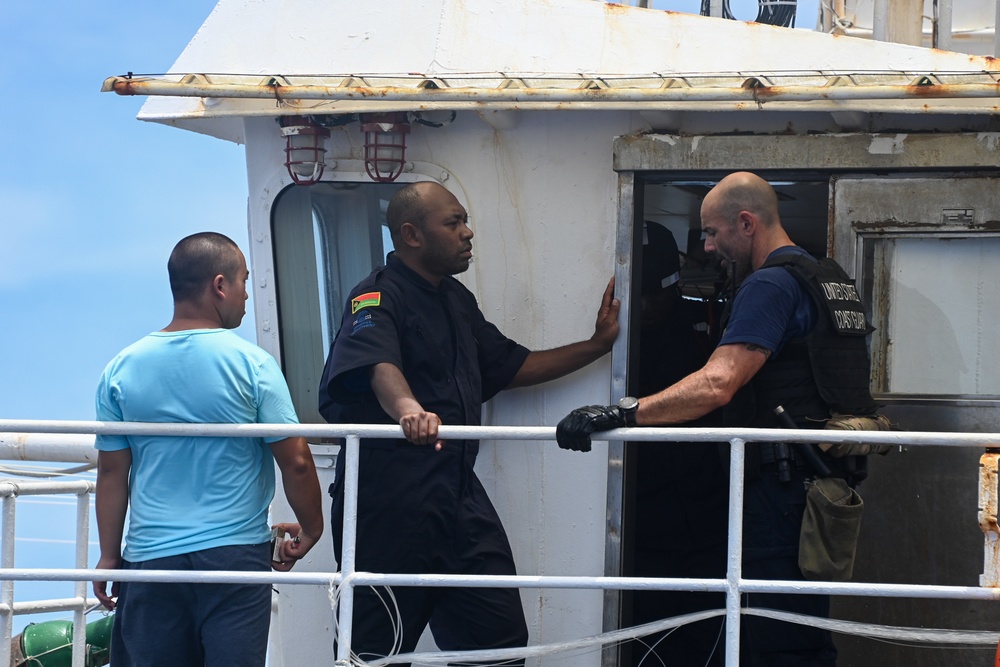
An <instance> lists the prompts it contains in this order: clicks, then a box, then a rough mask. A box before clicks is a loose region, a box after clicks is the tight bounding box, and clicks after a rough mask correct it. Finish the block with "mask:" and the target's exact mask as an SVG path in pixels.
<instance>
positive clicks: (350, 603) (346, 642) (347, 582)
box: [336, 435, 361, 664]
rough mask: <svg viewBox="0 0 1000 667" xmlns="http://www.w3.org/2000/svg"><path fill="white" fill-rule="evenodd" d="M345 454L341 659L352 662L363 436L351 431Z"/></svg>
mask: <svg viewBox="0 0 1000 667" xmlns="http://www.w3.org/2000/svg"><path fill="white" fill-rule="evenodd" d="M344 450H345V451H343V452H342V453H341V455H342V456H344V455H346V457H347V458H346V459H345V460H344V535H343V538H342V541H341V545H342V548H341V554H340V574H341V577H342V578H341V580H340V581H341V583H340V585H341V588H342V589H343V590H341V591H340V596H339V597H338V603H339V604H338V609H337V611H336V613H337V660H338V662H339V661H346V662H345V664H348V663H349V662H350V658H351V633H352V631H353V621H354V582H353V580H352V577H351V575H352V574H354V567H355V566H354V559H355V556H356V555H357V537H358V458H359V454H360V451H361V438H359V437H358V436H356V435H348V436H347V441H346V442H345V443H344Z"/></svg>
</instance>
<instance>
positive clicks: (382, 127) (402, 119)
mask: <svg viewBox="0 0 1000 667" xmlns="http://www.w3.org/2000/svg"><path fill="white" fill-rule="evenodd" d="M359 120H360V121H361V131H362V132H363V133H364V135H365V171H366V172H367V173H368V176H369V177H371V179H372V180H373V181H377V182H379V183H392V182H393V181H395V180H396V179H397V178H399V175H400V174H401V173H403V167H404V166H405V164H406V135H407V134H409V133H410V122H409V120H408V118H407V114H406V112H405V111H395V112H391V113H365V114H361V117H360V119H359Z"/></svg>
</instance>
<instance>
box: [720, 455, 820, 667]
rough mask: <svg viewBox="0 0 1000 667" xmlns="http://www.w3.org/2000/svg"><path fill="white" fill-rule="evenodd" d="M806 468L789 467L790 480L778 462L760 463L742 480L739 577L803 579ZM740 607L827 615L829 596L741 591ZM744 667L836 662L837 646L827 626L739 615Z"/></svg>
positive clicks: (814, 665)
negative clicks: (782, 478) (801, 553)
mask: <svg viewBox="0 0 1000 667" xmlns="http://www.w3.org/2000/svg"><path fill="white" fill-rule="evenodd" d="M807 473H808V471H807V470H806V469H802V468H797V469H793V470H792V478H791V480H790V481H788V482H781V481H780V480H779V479H778V472H777V466H776V465H775V464H764V465H762V466H761V470H760V473H759V474H758V475H756V476H755V477H753V478H751V479H749V480H748V481H747V483H746V488H745V496H744V516H743V577H744V578H746V579H777V580H790V581H804V580H805V579H804V578H803V576H802V573H801V572H800V571H799V562H798V558H799V531H800V529H801V526H802V515H803V513H804V512H805V506H806V489H805V482H806V479H807ZM743 606H745V607H757V608H766V609H778V610H781V611H788V612H792V613H797V614H808V615H810V616H819V617H824V618H825V617H828V616H829V615H830V596H828V595H797V594H796V595H793V594H787V595H782V594H765V593H745V594H744V596H743ZM740 640H741V643H740V655H741V660H740V664H741V665H742V666H743V667H786V666H789V667H790V666H802V667H807V666H808V667H834V666H835V665H836V662H837V649H836V647H834V645H833V639H832V637H831V635H830V633H829V632H828V631H826V630H819V629H816V628H812V627H809V626H805V625H797V624H793V623H783V622H780V621H775V620H771V619H764V618H759V617H755V616H743V618H742V623H741V632H740Z"/></svg>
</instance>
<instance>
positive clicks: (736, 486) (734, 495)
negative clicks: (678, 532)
mask: <svg viewBox="0 0 1000 667" xmlns="http://www.w3.org/2000/svg"><path fill="white" fill-rule="evenodd" d="M745 463H746V441H745V440H741V439H740V438H733V439H732V440H730V441H729V561H728V567H727V568H726V583H727V590H726V667H739V664H740V581H741V580H742V579H743V478H744V475H743V467H744V465H745Z"/></svg>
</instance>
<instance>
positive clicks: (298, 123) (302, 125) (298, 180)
mask: <svg viewBox="0 0 1000 667" xmlns="http://www.w3.org/2000/svg"><path fill="white" fill-rule="evenodd" d="M278 124H279V125H280V126H281V136H283V137H285V167H286V168H287V169H288V175H289V176H291V177H292V180H293V181H294V182H295V184H296V185H315V184H316V183H318V182H319V179H320V178H322V177H323V168H324V165H323V156H324V153H326V145H325V144H326V138H327V137H329V136H330V130H328V129H327V128H325V127H322V126H321V125H319V124H317V123H316V122H314V121H313V120H312V119H311V118H309V117H307V116H282V117H281V118H279V119H278Z"/></svg>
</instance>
